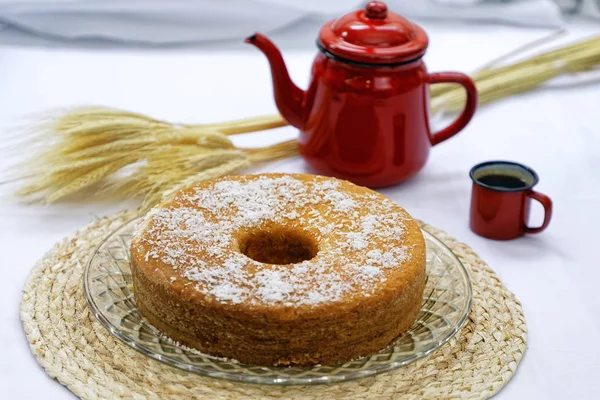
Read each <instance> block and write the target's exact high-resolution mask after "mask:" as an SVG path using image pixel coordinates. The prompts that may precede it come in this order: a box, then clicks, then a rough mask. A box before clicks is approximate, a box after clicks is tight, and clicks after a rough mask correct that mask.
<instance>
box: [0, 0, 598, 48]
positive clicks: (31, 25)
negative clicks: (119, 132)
mask: <svg viewBox="0 0 600 400" xmlns="http://www.w3.org/2000/svg"><path fill="white" fill-rule="evenodd" d="M556 1H557V2H558V3H556V2H555V1H554V0H418V1H417V0H388V1H387V4H388V8H389V9H390V10H392V11H394V12H397V13H399V14H402V15H404V16H406V17H408V18H414V19H421V20H460V21H477V22H483V23H504V24H515V25H519V26H536V27H550V28H558V27H561V26H562V23H563V20H562V15H561V9H563V10H565V11H566V12H569V13H573V12H585V13H587V14H589V15H600V13H599V12H598V10H599V9H600V6H599V5H598V3H599V1H600V0H588V1H586V0H581V1H578V0H556ZM364 4H365V1H356V0H329V1H326V2H325V1H321V0H304V1H302V2H299V1H297V0H221V1H207V0H170V1H165V0H144V1H142V0H119V1H115V0H104V1H101V0H54V1H48V0H38V1H27V0H24V1H16V0H11V1H9V0H0V22H1V23H3V24H4V30H5V32H8V31H10V30H13V31H14V30H16V31H20V32H21V33H24V34H30V35H34V36H39V37H45V38H50V39H53V38H54V39H56V38H58V39H62V40H65V39H67V40H71V39H79V40H81V39H90V38H92V39H98V38H100V39H107V40H112V41H120V42H132V43H136V42H137V43H148V44H158V45H160V44H174V43H188V42H194V43H198V42H215V41H223V40H230V41H239V40H241V39H243V38H244V37H245V36H247V35H249V34H251V33H252V32H254V31H257V30H259V31H262V32H265V33H271V32H281V31H285V30H286V29H290V27H293V26H294V25H295V24H297V23H298V22H299V21H304V20H307V19H311V20H318V21H319V22H324V21H326V20H327V19H329V18H334V17H336V16H339V15H341V14H344V13H346V12H348V11H350V10H352V9H356V8H359V7H362V6H363V5H364ZM1 34H2V32H0V36H1Z"/></svg>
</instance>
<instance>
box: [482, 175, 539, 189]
mask: <svg viewBox="0 0 600 400" xmlns="http://www.w3.org/2000/svg"><path fill="white" fill-rule="evenodd" d="M477 179H478V181H479V182H481V183H484V184H486V185H488V186H492V187H497V188H504V189H524V188H526V187H527V182H525V181H524V180H522V179H521V178H520V177H518V176H511V175H499V174H498V175H496V174H494V175H484V176H481V177H479V178H477Z"/></svg>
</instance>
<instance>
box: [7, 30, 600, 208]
mask: <svg viewBox="0 0 600 400" xmlns="http://www.w3.org/2000/svg"><path fill="white" fill-rule="evenodd" d="M526 47H531V44H528V45H526V46H524V48H526ZM513 53H514V52H513ZM511 55H512V53H511ZM598 64H600V37H595V38H591V39H588V40H585V41H582V42H579V43H575V44H572V45H569V46H565V47H562V48H559V49H556V50H552V51H549V52H546V53H544V54H540V55H537V56H535V57H531V58H529V59H526V60H524V61H520V62H517V63H513V64H510V65H505V66H500V67H496V66H494V65H488V66H486V67H484V68H482V69H480V70H479V71H477V72H475V73H474V74H473V75H472V78H473V80H474V81H475V84H476V86H477V89H478V92H479V103H480V104H486V103H488V102H491V101H494V100H498V99H500V98H503V97H506V96H511V95H515V94H518V93H522V92H525V91H529V90H532V89H534V88H536V87H538V86H540V85H541V84H543V82H545V81H547V80H549V79H552V78H555V77H557V76H559V75H561V74H565V73H568V74H571V73H578V72H583V71H589V70H592V69H594V68H596V66H597V65H598ZM430 97H431V109H432V111H433V112H434V113H438V112H451V113H454V112H456V111H459V110H461V109H462V107H463V106H464V102H465V93H464V90H463V89H462V88H460V87H458V86H456V85H451V84H447V85H446V84H441V85H433V86H431V88H430ZM42 122H43V124H44V127H43V129H38V130H36V133H35V134H34V135H33V137H32V140H33V141H32V142H31V143H32V144H35V146H36V148H37V149H38V151H37V152H36V153H35V154H34V157H32V159H30V160H27V161H26V163H25V164H23V165H21V166H20V168H21V170H22V171H24V172H23V174H22V175H23V178H24V181H25V182H26V183H25V184H24V185H23V186H22V187H21V188H20V189H19V190H18V191H17V194H18V195H19V196H23V197H28V196H41V198H42V199H43V200H44V201H46V202H54V201H58V200H60V199H63V198H65V197H67V196H69V195H72V194H74V193H77V192H79V191H81V190H82V189H84V188H87V187H90V186H92V185H95V184H98V183H101V182H104V185H102V186H100V188H99V189H98V190H99V191H100V192H107V193H112V194H118V195H120V196H121V197H141V198H143V199H144V206H145V207H150V206H152V205H154V204H156V203H157V202H159V201H161V199H163V198H164V197H165V196H169V195H170V194H171V193H173V192H174V191H176V190H178V189H181V188H184V187H186V186H190V185H192V184H194V183H197V182H201V181H204V180H208V179H213V178H216V177H219V176H223V175H227V174H232V173H236V172H239V171H242V170H243V169H245V168H248V167H250V166H252V165H254V164H256V163H265V162H271V161H274V160H277V159H284V158H288V157H292V156H295V155H297V154H298V149H297V142H296V140H290V141H286V142H283V143H278V144H275V145H272V146H268V147H263V148H236V147H235V146H234V145H233V143H232V142H231V140H230V139H229V137H228V136H230V135H237V134H242V133H247V132H255V131H263V130H270V129H274V128H278V127H282V126H285V125H286V122H285V120H283V118H282V117H281V116H280V115H271V116H263V117H257V118H249V119H243V120H238V121H230V122H225V123H217V124H204V125H185V124H173V123H169V122H165V121H160V120H156V119H154V118H150V117H148V116H145V115H141V114H137V113H132V112H128V111H122V110H114V109H110V108H103V107H92V108H77V109H74V110H70V111H67V112H65V113H64V114H62V115H60V116H59V117H58V118H51V119H50V120H49V121H42Z"/></svg>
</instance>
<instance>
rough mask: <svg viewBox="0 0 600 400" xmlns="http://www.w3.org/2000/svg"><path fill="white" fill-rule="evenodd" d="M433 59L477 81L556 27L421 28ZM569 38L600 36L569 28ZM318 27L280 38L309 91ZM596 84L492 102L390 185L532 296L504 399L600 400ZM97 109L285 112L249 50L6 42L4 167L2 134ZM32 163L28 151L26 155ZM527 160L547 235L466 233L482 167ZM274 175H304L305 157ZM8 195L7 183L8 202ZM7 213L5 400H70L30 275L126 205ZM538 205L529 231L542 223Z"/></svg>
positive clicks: (179, 115)
mask: <svg viewBox="0 0 600 400" xmlns="http://www.w3.org/2000/svg"><path fill="white" fill-rule="evenodd" d="M426 28H427V30H428V32H429V34H430V36H431V46H430V49H429V52H428V54H427V56H426V61H427V64H428V67H429V69H430V70H431V71H435V70H453V69H457V70H461V71H466V72H468V71H471V70H473V69H475V68H476V67H477V66H479V65H481V64H483V63H485V62H486V61H488V60H490V59H493V58H495V57H497V56H498V55H500V54H502V53H505V52H507V51H509V50H510V49H513V48H515V47H517V46H519V45H522V44H523V43H526V42H528V41H531V40H533V39H535V38H539V37H541V36H544V35H546V34H547V33H548V31H542V30H523V29H517V28H508V27H500V26H476V25H454V26H452V25H433V24H429V25H426ZM571 28H572V31H573V34H574V36H573V37H581V36H582V35H584V34H591V33H598V31H600V28H598V27H597V26H594V25H592V24H591V23H583V24H579V25H575V24H571ZM314 32H315V31H314V30H313V31H310V32H308V33H307V34H306V35H305V36H302V37H301V38H300V39H298V40H296V41H294V40H291V39H290V38H289V37H280V38H279V40H280V42H279V43H280V44H283V45H284V47H285V49H286V51H285V53H284V55H285V58H286V61H287V63H288V66H289V69H290V71H291V74H292V76H293V78H294V79H295V80H296V82H297V83H298V84H299V85H300V86H303V87H305V86H306V83H307V76H308V70H309V66H310V63H311V60H312V57H313V55H314V51H315V50H314V49H313V47H312V46H313V43H314V42H313V40H314ZM599 100H600V86H599V85H595V86H594V85H590V86H580V87H576V88H557V87H554V88H546V89H541V90H538V91H536V92H535V93H531V94H526V95H523V96H518V97H514V98H511V99H509V100H506V101H502V102H498V103H496V104H493V105H490V106H486V107H482V108H480V110H479V111H478V113H477V114H476V117H475V119H474V120H473V121H472V123H471V124H470V125H469V126H468V127H467V128H466V129H465V130H464V131H463V132H462V133H461V134H459V135H458V136H457V137H455V138H453V139H451V140H450V141H448V142H445V143H443V144H441V145H439V146H437V147H436V148H434V149H433V151H432V153H431V158H430V160H429V162H428V164H427V166H426V167H425V169H424V170H423V171H422V173H421V174H420V175H418V177H416V178H415V179H413V180H411V181H409V182H406V183H404V184H402V185H399V186H396V187H391V188H387V189H384V190H382V192H383V193H384V194H386V195H388V196H390V197H391V198H392V199H393V200H395V201H397V202H398V203H399V204H401V205H402V206H404V207H405V208H406V209H407V210H408V211H409V212H410V213H411V214H412V215H413V216H415V217H417V218H420V219H423V220H425V221H427V222H429V223H431V224H433V225H435V226H437V227H439V228H442V229H444V230H446V231H447V232H449V233H450V234H452V235H453V236H455V237H456V238H458V239H459V240H462V241H464V242H466V243H468V244H469V245H470V246H472V247H473V249H475V251H476V252H478V253H479V254H480V256H481V257H482V258H483V259H485V260H486V261H487V262H488V263H489V265H490V266H491V267H492V268H493V269H494V270H495V271H496V272H497V273H498V275H499V276H500V278H501V279H502V281H503V282H504V283H505V285H506V286H507V287H508V288H509V289H510V290H512V291H513V292H514V293H516V295H517V297H518V298H519V299H520V300H521V301H522V303H523V308H524V310H525V315H526V320H527V324H528V329H529V337H528V344H529V349H528V351H527V353H526V354H525V357H524V358H523V361H522V363H521V365H520V367H519V369H518V372H517V374H516V375H515V377H514V378H513V380H512V381H511V382H510V383H509V384H508V385H507V386H506V388H505V389H504V390H503V391H502V392H501V393H500V394H499V395H498V396H497V398H498V399H521V398H522V399H564V398H580V399H591V398H598V397H597V396H598V393H599V392H600V348H599V346H598V343H600V322H599V318H598V317H600V296H599V295H598V293H599V290H598V288H597V284H598V282H600V261H599V260H600V256H599V255H598V254H597V253H596V251H598V248H599V247H600V239H599V238H598V231H599V229H600V211H598V210H599V209H600V189H599V188H600V155H599V154H600V112H599V110H598V101H599ZM81 104H99V105H107V106H112V107H119V108H124V109H129V110H134V111H139V112H143V113H147V114H149V115H152V116H155V117H158V118H163V119H166V120H170V121H181V122H210V121H214V122H217V121H225V120H231V119H237V118H243V117H251V116H256V115H261V114H269V113H274V112H276V109H275V106H274V103H273V100H272V94H271V84H270V74H269V71H268V68H267V63H266V62H265V59H264V58H263V56H262V55H261V54H259V53H258V52H257V51H255V50H254V49H251V48H247V49H241V46H226V47H225V48H223V49H218V48H216V47H215V46H213V47H211V49H203V50H202V49H201V50H192V49H188V50H182V49H170V50H158V49H146V50H125V49H117V50H109V49H106V48H104V49H82V48H37V47H27V46H24V47H15V46H12V47H11V46H5V47H2V48H0V128H1V129H2V131H0V143H2V147H0V163H6V162H7V161H6V157H7V156H9V155H11V154H12V155H14V151H12V150H9V149H8V148H7V147H6V142H5V139H7V137H8V134H7V133H6V129H7V128H8V127H9V126H11V125H13V124H14V123H19V122H20V121H21V118H22V117H23V116H24V115H26V114H31V113H37V112H41V111H47V110H48V109H49V108H54V107H64V106H74V105H81ZM294 134H295V132H294V130H293V129H291V128H284V129H280V130H277V131H272V132H266V133H260V134H252V135H247V136H246V137H240V138H236V141H238V143H240V144H245V145H251V146H258V145H263V144H267V143H271V142H276V141H280V140H282V139H284V138H289V137H292V136H294ZM19 151H20V152H22V153H28V151H27V149H26V148H21V149H20V150H19ZM489 159H509V160H515V161H520V162H524V163H526V164H528V165H530V166H532V167H533V168H534V169H536V170H537V172H538V173H539V175H540V178H541V181H540V183H539V185H538V186H537V189H538V190H539V191H541V192H544V193H546V194H548V195H549V196H551V197H552V199H553V200H554V204H555V213H554V218H553V220H552V223H551V225H550V228H549V229H548V230H547V231H546V232H544V233H543V234H540V235H537V236H533V235H532V236H528V237H524V238H522V239H519V240H515V241H510V242H495V241H489V240H486V239H483V238H480V237H478V236H476V235H475V234H473V233H472V232H471V231H470V230H469V229H468V225H467V223H468V207H469V197H470V184H471V182H470V179H469V177H468V171H469V169H470V168H471V166H473V165H474V164H475V163H477V162H480V161H483V160H489ZM264 169H265V170H269V171H289V172H291V171H303V170H304V165H303V163H302V160H300V159H291V160H286V161H281V162H277V163H274V164H271V165H270V166H268V167H265V168H264ZM10 189H11V188H10V186H7V185H0V190H1V191H2V192H3V194H8V193H9V191H10ZM3 201H4V203H3V204H2V206H1V208H0V226H1V227H2V229H1V230H0V248H1V257H0V271H1V273H2V278H1V279H0V343H1V344H2V348H3V354H2V356H1V357H0V390H1V393H2V394H1V395H0V397H1V398H6V399H39V398H44V399H68V398H72V397H73V396H72V395H71V394H70V392H68V391H67V390H66V389H65V388H63V387H62V386H61V385H59V384H58V383H56V382H54V381H52V380H51V379H49V378H48V377H47V376H46V375H45V373H44V372H43V370H42V369H41V368H40V367H39V366H38V365H37V363H36V362H35V360H34V358H33V356H32V355H31V353H30V351H29V348H28V344H27V341H26V339H25V336H24V334H23V330H22V326H21V323H20V320H19V301H20V294H21V288H22V287H23V284H24V282H25V279H26V277H27V275H28V273H29V271H30V269H31V268H32V266H33V265H34V263H35V261H36V260H38V259H39V258H40V257H41V256H42V255H43V254H44V252H46V251H47V250H48V249H49V248H50V247H51V246H52V245H53V244H54V243H55V242H56V241H58V240H60V239H61V238H62V237H64V236H65V235H68V234H70V233H72V232H73V231H74V230H76V229H77V228H79V227H81V226H82V225H84V224H86V223H87V222H89V221H91V220H92V219H93V218H95V217H96V216H99V215H106V214H110V213H113V212H115V211H117V210H118V209H120V208H123V207H125V206H127V204H125V203H123V204H97V203H85V204H84V203H77V204H57V205H50V206H39V205H33V206H31V205H23V204H18V203H16V202H13V201H11V200H6V199H4V200H3ZM540 208H541V207H535V210H534V211H535V212H534V215H533V218H532V219H533V221H532V222H539V220H540V219H541V218H540V216H541V211H540Z"/></svg>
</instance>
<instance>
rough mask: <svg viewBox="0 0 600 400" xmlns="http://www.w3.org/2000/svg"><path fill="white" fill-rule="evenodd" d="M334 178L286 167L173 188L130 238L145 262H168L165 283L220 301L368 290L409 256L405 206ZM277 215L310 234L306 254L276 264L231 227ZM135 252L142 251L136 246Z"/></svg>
mask: <svg viewBox="0 0 600 400" xmlns="http://www.w3.org/2000/svg"><path fill="white" fill-rule="evenodd" d="M340 182H341V181H338V180H336V179H333V178H325V177H315V178H314V179H310V180H303V179H301V178H297V177H295V176H293V175H278V174H273V175H246V176H244V177H236V178H235V179H231V178H223V179H221V180H219V181H216V182H214V183H212V184H206V185H201V186H198V187H195V188H192V189H190V190H185V191H182V192H180V193H179V194H177V195H176V196H175V198H174V200H173V201H172V202H170V203H168V204H166V205H163V206H158V207H155V208H154V209H152V210H151V211H150V212H149V213H148V214H147V215H146V217H145V218H144V220H143V221H142V223H141V224H140V226H138V229H137V230H136V233H135V236H134V241H133V245H134V246H138V249H140V250H141V251H145V255H144V259H145V260H146V262H150V263H157V262H158V263H163V264H165V265H166V266H168V267H170V268H168V269H170V270H171V272H172V274H171V276H169V280H170V282H171V283H173V282H176V281H177V280H182V279H184V280H188V282H187V284H189V283H190V282H191V283H192V284H193V285H194V287H195V290H198V291H200V292H202V293H204V294H205V295H210V296H214V298H215V299H216V300H217V301H219V302H223V303H227V302H230V303H241V302H249V303H252V304H274V303H276V304H282V305H284V306H300V305H313V306H314V305H318V304H320V303H330V302H336V301H340V300H342V299H343V298H344V296H353V295H361V296H370V295H372V294H373V293H374V292H375V291H376V290H377V287H378V285H380V284H381V283H382V282H384V281H385V280H386V279H387V277H388V276H389V275H390V274H391V273H393V271H394V270H395V269H397V268H402V264H403V263H404V262H406V261H407V259H408V255H409V254H410V252H409V251H408V249H409V248H408V247H407V246H409V245H407V244H405V245H404V246H400V243H403V240H402V239H403V237H404V226H405V223H406V221H407V219H408V218H409V216H408V214H407V213H406V212H405V211H404V210H403V209H402V208H401V207H399V206H398V205H396V204H395V203H393V202H392V201H391V200H389V199H387V198H385V197H384V196H381V195H379V194H374V193H373V192H371V191H353V190H348V188H349V187H352V186H349V184H345V187H342V184H341V183H340ZM265 224H278V225H281V226H286V227H289V228H290V229H301V230H303V231H305V232H306V233H307V234H308V235H311V236H312V237H313V238H314V239H315V240H316V242H317V243H318V252H317V254H316V256H315V257H314V258H312V259H311V260H306V261H302V262H300V263H296V264H288V265H274V264H264V263H260V262H258V261H255V260H253V259H251V258H249V257H247V256H246V255H244V254H242V253H241V252H240V251H239V243H237V239H236V232H240V231H241V230H243V229H258V230H260V228H261V226H264V225H265ZM142 254H143V253H142Z"/></svg>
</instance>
